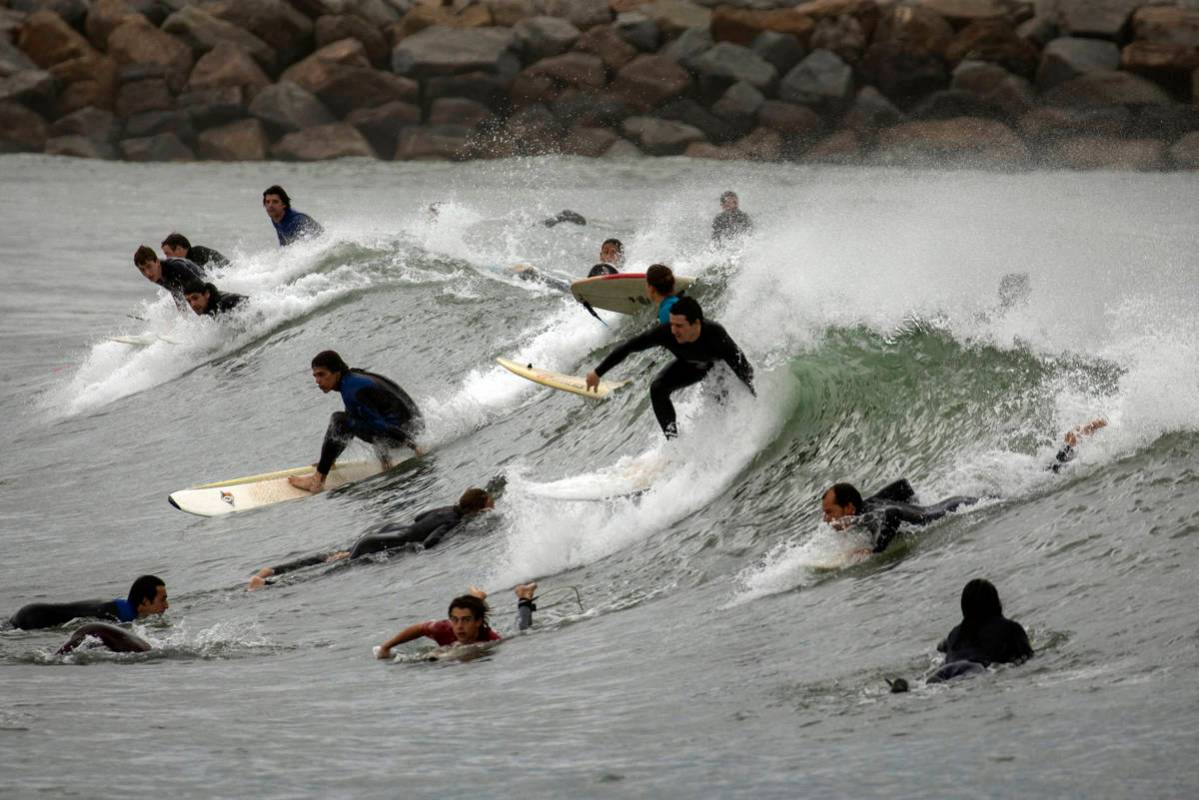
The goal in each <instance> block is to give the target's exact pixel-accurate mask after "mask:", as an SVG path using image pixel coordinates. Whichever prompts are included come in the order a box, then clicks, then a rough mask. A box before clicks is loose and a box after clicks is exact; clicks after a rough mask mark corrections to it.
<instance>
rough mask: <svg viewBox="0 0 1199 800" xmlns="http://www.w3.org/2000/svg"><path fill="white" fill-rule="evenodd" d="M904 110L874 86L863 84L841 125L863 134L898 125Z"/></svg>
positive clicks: (870, 133)
mask: <svg viewBox="0 0 1199 800" xmlns="http://www.w3.org/2000/svg"><path fill="white" fill-rule="evenodd" d="M902 120H903V112H901V111H900V110H899V109H898V108H896V107H895V105H894V104H893V103H892V102H891V101H890V100H888V99H887V98H886V97H884V96H883V94H882V92H880V91H879V90H878V89H875V88H874V87H873V86H863V87H862V88H861V89H860V90H858V94H857V96H856V97H854V99H853V103H852V104H850V106H849V110H847V111H846V112H845V116H843V117H842V118H841V127H843V128H846V129H848V130H852V131H856V132H858V133H860V134H863V135H872V134H874V133H875V132H876V131H879V130H882V129H883V128H889V127H891V126H893V125H898V124H899V123H900V121H902Z"/></svg>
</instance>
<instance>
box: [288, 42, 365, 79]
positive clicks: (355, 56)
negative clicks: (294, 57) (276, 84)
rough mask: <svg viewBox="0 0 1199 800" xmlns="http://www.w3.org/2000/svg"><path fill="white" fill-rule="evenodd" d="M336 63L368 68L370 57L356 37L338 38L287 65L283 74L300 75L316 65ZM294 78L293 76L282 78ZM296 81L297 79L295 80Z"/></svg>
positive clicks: (344, 65)
mask: <svg viewBox="0 0 1199 800" xmlns="http://www.w3.org/2000/svg"><path fill="white" fill-rule="evenodd" d="M324 64H338V65H341V66H343V67H362V68H363V69H369V68H370V65H371V60H370V58H368V57H367V55H366V47H365V46H363V44H362V42H360V41H358V40H357V39H340V40H338V41H336V42H332V43H330V44H327V45H325V46H324V47H322V48H321V49H319V50H317V51H316V52H315V53H313V54H312V55H310V56H308V58H305V59H304V60H303V61H301V62H299V63H297V64H293V65H292V66H290V67H288V69H287V71H286V72H284V73H283V74H284V75H289V74H290V75H292V76H296V75H302V74H305V73H306V72H308V71H309V70H311V69H313V68H314V67H315V66H316V65H324ZM284 80H294V78H284ZM297 82H298V81H297Z"/></svg>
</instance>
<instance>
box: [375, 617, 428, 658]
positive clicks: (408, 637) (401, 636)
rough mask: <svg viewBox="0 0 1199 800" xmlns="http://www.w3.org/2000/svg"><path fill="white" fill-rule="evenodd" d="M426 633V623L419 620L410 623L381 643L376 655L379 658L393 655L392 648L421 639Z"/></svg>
mask: <svg viewBox="0 0 1199 800" xmlns="http://www.w3.org/2000/svg"><path fill="white" fill-rule="evenodd" d="M424 635H425V623H423V622H418V623H416V624H415V625H409V626H408V627H407V628H404V630H402V631H400V632H399V633H397V634H396V635H395V636H393V637H391V638H390V639H388V640H387V641H386V642H384V643H383V644H381V645H379V647H378V649H377V650H375V656H376V657H378V658H388V657H390V656H391V648H393V647H398V646H399V645H402V644H404V643H405V642H411V641H412V640H414V639H419V638H420V637H422V636H424Z"/></svg>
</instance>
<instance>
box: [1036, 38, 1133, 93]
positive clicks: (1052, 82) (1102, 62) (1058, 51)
mask: <svg viewBox="0 0 1199 800" xmlns="http://www.w3.org/2000/svg"><path fill="white" fill-rule="evenodd" d="M1119 67H1120V48H1118V47H1116V45H1115V44H1114V43H1112V42H1106V41H1103V40H1101V39H1081V38H1077V37H1074V36H1063V37H1061V38H1059V39H1054V40H1053V41H1052V42H1050V43H1049V44H1048V45H1047V46H1046V47H1045V50H1044V51H1043V52H1042V53H1041V65H1040V66H1039V67H1038V68H1037V86H1038V87H1039V88H1040V89H1041V90H1042V91H1045V90H1047V89H1052V88H1053V87H1054V86H1057V85H1058V84H1059V83H1065V82H1066V81H1068V80H1070V79H1071V78H1076V77H1078V76H1079V75H1085V74H1087V73H1089V72H1101V71H1109V70H1114V69H1118V68H1119Z"/></svg>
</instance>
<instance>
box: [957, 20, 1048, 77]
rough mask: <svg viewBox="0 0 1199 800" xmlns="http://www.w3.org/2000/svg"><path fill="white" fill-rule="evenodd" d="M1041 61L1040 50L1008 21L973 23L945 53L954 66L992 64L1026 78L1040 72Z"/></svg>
mask: <svg viewBox="0 0 1199 800" xmlns="http://www.w3.org/2000/svg"><path fill="white" fill-rule="evenodd" d="M1038 58H1039V54H1038V53H1037V48H1036V47H1034V46H1033V45H1032V44H1030V43H1029V42H1028V41H1027V40H1025V39H1021V38H1020V37H1019V36H1018V35H1017V34H1016V31H1015V30H1013V29H1012V28H1011V26H1009V25H1008V23H1007V22H1006V21H1004V20H989V21H984V22H974V23H971V24H970V25H967V26H966V27H965V28H963V29H962V30H960V31H958V33H957V35H956V36H954V37H953V41H951V42H950V43H949V46H948V47H947V48H946V49H945V59H946V60H947V61H948V62H949V64H950V65H952V66H957V65H958V64H959V63H961V62H962V61H966V60H972V61H991V62H994V63H996V64H999V65H1001V66H1003V67H1004V68H1005V69H1007V70H1009V71H1010V72H1013V73H1015V74H1017V75H1020V76H1022V77H1025V78H1031V77H1032V76H1033V74H1034V73H1035V72H1036V69H1037V60H1038Z"/></svg>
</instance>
